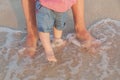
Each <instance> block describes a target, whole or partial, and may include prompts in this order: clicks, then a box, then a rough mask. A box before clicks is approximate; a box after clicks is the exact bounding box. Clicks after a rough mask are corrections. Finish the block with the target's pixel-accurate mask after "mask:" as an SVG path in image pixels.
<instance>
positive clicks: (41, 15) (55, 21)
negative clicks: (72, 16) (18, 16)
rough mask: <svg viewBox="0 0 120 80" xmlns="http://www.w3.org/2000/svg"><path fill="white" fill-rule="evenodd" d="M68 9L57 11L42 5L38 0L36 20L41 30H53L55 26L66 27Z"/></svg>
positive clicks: (59, 28) (61, 28) (58, 27)
mask: <svg viewBox="0 0 120 80" xmlns="http://www.w3.org/2000/svg"><path fill="white" fill-rule="evenodd" d="M66 16H67V11H66V12H55V11H53V10H51V9H48V8H46V7H44V6H42V5H41V4H40V2H39V0H36V22H37V27H38V31H39V32H51V31H52V30H53V27H55V28H56V29H58V30H63V29H64V27H65V21H66Z"/></svg>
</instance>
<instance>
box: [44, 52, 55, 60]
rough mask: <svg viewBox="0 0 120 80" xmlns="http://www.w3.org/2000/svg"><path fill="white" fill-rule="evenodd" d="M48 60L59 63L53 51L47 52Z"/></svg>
mask: <svg viewBox="0 0 120 80" xmlns="http://www.w3.org/2000/svg"><path fill="white" fill-rule="evenodd" d="M46 58H47V60H48V61H49V62H57V59H56V58H55V55H54V53H53V51H47V52H46Z"/></svg>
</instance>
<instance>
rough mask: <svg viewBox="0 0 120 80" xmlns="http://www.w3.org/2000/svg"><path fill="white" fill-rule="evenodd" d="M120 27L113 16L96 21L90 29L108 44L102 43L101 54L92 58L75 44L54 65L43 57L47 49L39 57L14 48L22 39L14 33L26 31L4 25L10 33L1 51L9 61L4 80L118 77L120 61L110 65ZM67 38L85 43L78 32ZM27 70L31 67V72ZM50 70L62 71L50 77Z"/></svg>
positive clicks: (72, 41) (77, 42)
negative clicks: (81, 40) (78, 36)
mask: <svg viewBox="0 0 120 80" xmlns="http://www.w3.org/2000/svg"><path fill="white" fill-rule="evenodd" d="M109 23H111V24H115V25H116V26H114V25H110V24H109ZM99 25H102V26H99ZM116 27H117V28H116ZM119 27H120V22H119V21H116V20H112V19H105V20H102V21H100V22H98V23H96V24H94V25H93V26H92V27H90V29H89V31H92V33H93V35H95V37H98V38H99V39H100V40H101V41H102V42H104V44H102V46H101V47H100V50H99V52H98V54H99V56H96V58H94V59H93V57H90V56H89V55H88V54H85V53H82V52H81V51H80V50H76V48H75V49H73V47H71V48H69V51H68V48H67V47H66V49H64V53H62V54H61V56H60V57H61V63H58V64H57V65H54V66H49V65H48V64H47V63H45V62H44V60H45V59H42V58H43V56H44V52H42V53H39V52H38V53H39V54H37V55H38V56H36V58H35V59H31V58H29V57H26V56H25V57H24V56H22V55H23V53H22V52H23V51H24V48H22V49H21V50H20V48H19V47H16V46H14V47H13V45H11V44H13V43H14V42H15V41H16V40H18V39H16V37H14V36H13V35H14V34H18V33H24V32H22V31H18V30H12V29H9V28H5V27H0V32H6V33H7V36H6V37H7V38H6V39H7V40H6V42H5V44H4V45H3V46H2V49H1V50H0V57H1V59H0V61H5V64H4V65H5V68H3V69H5V70H3V73H2V74H4V79H3V78H2V79H3V80H21V79H22V80H30V79H32V80H36V79H38V78H41V77H43V78H44V79H43V80H66V79H69V80H76V77H79V78H80V79H78V80H96V78H97V80H104V79H105V78H109V77H110V76H113V77H114V75H116V74H117V75H120V68H119V61H115V64H114V65H110V64H111V59H110V57H109V55H110V54H109V52H108V51H109V50H111V49H112V50H113V51H114V48H113V47H114V46H116V48H117V47H119V45H118V44H114V43H113V42H114V40H115V39H114V38H116V35H117V37H118V38H117V39H120V38H119V36H118V35H120V28H119ZM96 33H98V34H96ZM67 39H68V41H69V42H70V43H73V44H74V45H76V46H78V47H80V45H81V44H80V43H79V41H77V40H76V36H75V34H73V33H71V34H68V36H67ZM22 41H23V38H22V39H21V40H20V42H22ZM118 41H119V40H118ZM14 44H16V43H14ZM113 45H114V46H113ZM20 47H22V46H20ZM5 48H6V49H5ZM12 49H15V50H16V51H14V53H11V50H12ZM65 51H66V52H65ZM67 51H68V52H69V53H68V52H67ZM77 51H79V52H77ZM114 52H115V51H114ZM73 53H74V54H73ZM81 54H82V55H81ZM111 54H114V55H116V54H118V52H116V53H112V52H111ZM83 57H84V58H83ZM64 58H66V59H64ZM116 58H119V56H117V55H116ZM91 59H92V60H91ZM113 59H114V58H113ZM87 60H88V61H87ZM89 60H90V61H89ZM63 61H64V62H63ZM75 62H77V64H76V65H74V66H72V64H73V63H75ZM84 62H87V63H88V65H87V63H86V64H85V63H84ZM3 63H4V62H3ZM3 63H0V64H3ZM4 65H0V67H4ZM84 67H85V68H84ZM66 69H67V70H66ZM84 69H86V70H84ZM26 70H28V72H27V71H26ZM81 71H83V72H81ZM25 72H26V73H25ZM42 73H44V74H42ZM48 73H49V74H52V75H57V73H58V75H59V76H50V75H49V74H48ZM0 74H1V73H0ZM39 74H40V75H39ZM41 74H42V75H41ZM86 74H90V75H91V76H90V77H89V75H86ZM18 75H19V76H18ZM38 75H39V76H38ZM47 75H49V76H47ZM23 76H24V77H23ZM119 79H120V77H119V76H117V78H116V80H119Z"/></svg>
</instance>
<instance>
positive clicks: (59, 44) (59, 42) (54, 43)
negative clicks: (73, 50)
mask: <svg viewBox="0 0 120 80" xmlns="http://www.w3.org/2000/svg"><path fill="white" fill-rule="evenodd" d="M66 43H67V41H66V40H63V39H55V40H53V41H52V47H53V48H55V47H64V46H65V45H66Z"/></svg>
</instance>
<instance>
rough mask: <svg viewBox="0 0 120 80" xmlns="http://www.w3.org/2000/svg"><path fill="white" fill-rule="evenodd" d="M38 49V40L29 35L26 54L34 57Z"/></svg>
mask: <svg viewBox="0 0 120 80" xmlns="http://www.w3.org/2000/svg"><path fill="white" fill-rule="evenodd" d="M36 48H37V38H36V37H34V36H32V35H27V38H26V43H25V53H27V54H29V55H30V56H31V57H33V56H34V55H35V52H36Z"/></svg>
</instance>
